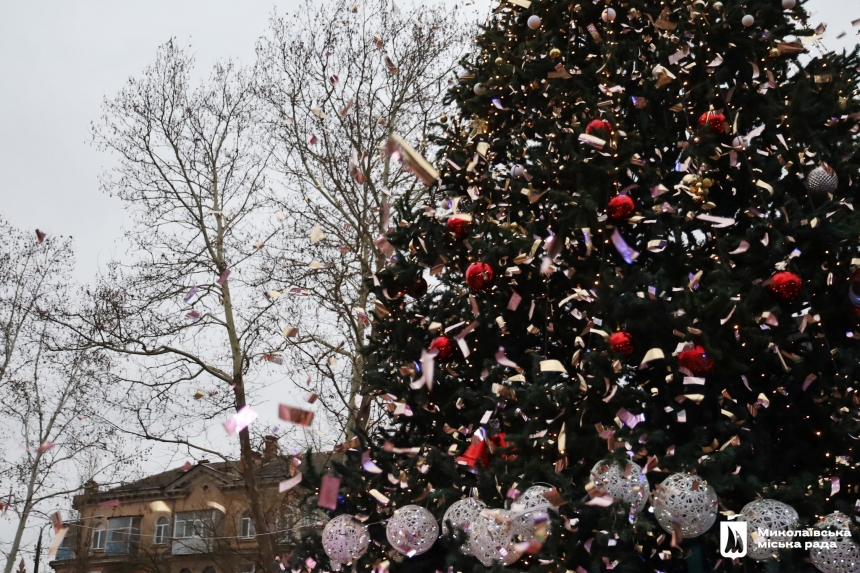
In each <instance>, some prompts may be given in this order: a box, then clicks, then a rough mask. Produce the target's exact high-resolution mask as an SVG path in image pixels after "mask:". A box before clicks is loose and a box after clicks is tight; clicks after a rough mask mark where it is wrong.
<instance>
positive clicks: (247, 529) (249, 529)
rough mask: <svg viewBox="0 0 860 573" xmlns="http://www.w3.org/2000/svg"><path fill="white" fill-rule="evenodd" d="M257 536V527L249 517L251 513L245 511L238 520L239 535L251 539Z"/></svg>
mask: <svg viewBox="0 0 860 573" xmlns="http://www.w3.org/2000/svg"><path fill="white" fill-rule="evenodd" d="M256 536H257V528H256V527H254V520H253V519H251V514H250V513H249V512H247V511H246V512H245V513H244V514H243V515H242V519H241V521H240V522H239V537H241V538H242V539H251V538H252V537H256Z"/></svg>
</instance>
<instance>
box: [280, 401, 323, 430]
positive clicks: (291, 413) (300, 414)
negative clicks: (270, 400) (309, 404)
mask: <svg viewBox="0 0 860 573" xmlns="http://www.w3.org/2000/svg"><path fill="white" fill-rule="evenodd" d="M278 417H279V418H280V419H281V420H284V421H286V422H292V423H293V424H298V425H299V426H310V425H311V422H313V421H314V413H313V412H309V411H308V410H302V409H301V408H292V407H290V406H287V405H285V404H281V405H279V406H278Z"/></svg>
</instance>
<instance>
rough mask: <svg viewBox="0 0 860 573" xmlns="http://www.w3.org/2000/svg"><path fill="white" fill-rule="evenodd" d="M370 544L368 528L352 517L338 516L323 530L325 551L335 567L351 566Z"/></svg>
mask: <svg viewBox="0 0 860 573" xmlns="http://www.w3.org/2000/svg"><path fill="white" fill-rule="evenodd" d="M369 543H370V534H369V533H368V532H367V527H365V526H364V525H363V524H362V523H361V522H359V521H358V520H357V519H355V518H354V517H353V516H351V515H338V516H337V517H335V518H334V519H332V520H331V521H329V522H328V523H326V525H325V528H324V529H323V534H322V544H323V549H325V553H326V555H328V558H329V559H331V561H332V564H333V565H335V564H336V565H338V566H339V565H349V564H350V563H352V562H353V561H355V560H356V559H358V558H359V557H361V556H362V555H364V552H365V551H367V546H368V544H369Z"/></svg>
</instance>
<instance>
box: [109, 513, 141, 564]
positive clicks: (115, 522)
mask: <svg viewBox="0 0 860 573" xmlns="http://www.w3.org/2000/svg"><path fill="white" fill-rule="evenodd" d="M139 543H140V517H111V518H110V519H108V531H107V543H106V544H105V555H126V554H130V553H137V548H138V545H139Z"/></svg>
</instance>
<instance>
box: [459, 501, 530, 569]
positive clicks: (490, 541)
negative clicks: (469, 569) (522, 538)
mask: <svg viewBox="0 0 860 573" xmlns="http://www.w3.org/2000/svg"><path fill="white" fill-rule="evenodd" d="M513 529H514V528H513V521H512V520H511V512H510V511H508V510H506V509H493V510H489V511H482V512H481V513H479V514H478V517H477V518H475V522H474V523H473V524H472V529H471V533H470V536H469V537H470V540H469V550H470V551H471V553H472V555H474V556H475V557H477V559H478V561H480V562H481V563H483V564H484V566H485V567H490V566H491V565H492V564H493V562H494V561H498V562H499V563H501V564H502V565H510V564H511V563H514V562H515V561H516V560H517V559H519V558H520V557H521V556H522V551H517V549H516V547H515V546H516V541H515V539H514V530H513Z"/></svg>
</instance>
